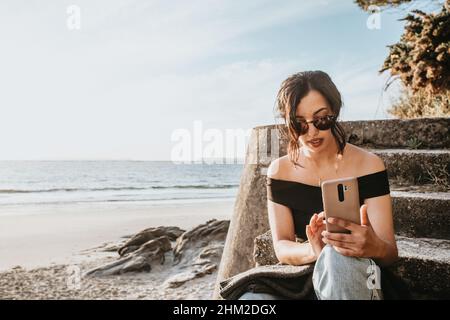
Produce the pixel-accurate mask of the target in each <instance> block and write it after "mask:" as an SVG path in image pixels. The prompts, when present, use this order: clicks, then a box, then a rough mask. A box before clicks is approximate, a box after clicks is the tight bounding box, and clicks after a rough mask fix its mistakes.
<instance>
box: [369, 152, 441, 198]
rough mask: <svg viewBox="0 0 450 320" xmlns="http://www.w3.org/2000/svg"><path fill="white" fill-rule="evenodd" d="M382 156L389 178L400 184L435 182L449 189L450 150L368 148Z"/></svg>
mask: <svg viewBox="0 0 450 320" xmlns="http://www.w3.org/2000/svg"><path fill="white" fill-rule="evenodd" d="M368 150H369V151H371V152H373V153H375V154H377V155H378V156H379V157H381V158H382V159H383V161H384V163H385V166H386V168H387V170H388V175H389V180H390V181H392V182H393V183H396V184H399V185H421V184H430V183H431V184H434V185H436V188H439V189H440V190H441V191H449V185H450V150H408V149H368Z"/></svg>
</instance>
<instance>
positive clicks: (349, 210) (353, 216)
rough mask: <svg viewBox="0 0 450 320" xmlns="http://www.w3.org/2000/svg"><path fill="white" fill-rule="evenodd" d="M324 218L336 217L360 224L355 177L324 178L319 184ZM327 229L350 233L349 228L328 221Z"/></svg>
mask: <svg viewBox="0 0 450 320" xmlns="http://www.w3.org/2000/svg"><path fill="white" fill-rule="evenodd" d="M321 189H322V201H323V209H324V211H325V218H326V219H328V218H329V217H336V218H342V219H345V220H349V221H352V222H354V223H357V224H361V218H360V213H359V190H358V180H357V178H355V177H348V178H340V179H334V180H326V181H323V182H322V184H321ZM326 228H327V231H329V232H339V233H350V231H349V230H347V229H345V228H342V227H340V226H336V225H333V224H330V223H327V224H326Z"/></svg>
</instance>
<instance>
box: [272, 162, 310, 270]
mask: <svg viewBox="0 0 450 320" xmlns="http://www.w3.org/2000/svg"><path fill="white" fill-rule="evenodd" d="M280 160H281V159H276V160H274V161H272V162H271V164H270V166H269V168H268V169H267V176H268V177H270V178H274V179H277V178H280V171H281V170H280V166H281V161H280ZM267 210H268V213H269V225H270V231H271V233H272V241H273V248H274V250H275V255H276V256H277V258H278V261H280V262H281V263H285V264H290V265H302V264H308V263H311V262H313V261H315V259H316V258H315V256H314V252H313V250H312V247H311V246H310V244H309V243H299V242H296V241H295V228H294V219H293V218H292V212H291V209H289V208H288V207H286V206H284V205H281V204H278V203H275V202H273V201H271V200H267Z"/></svg>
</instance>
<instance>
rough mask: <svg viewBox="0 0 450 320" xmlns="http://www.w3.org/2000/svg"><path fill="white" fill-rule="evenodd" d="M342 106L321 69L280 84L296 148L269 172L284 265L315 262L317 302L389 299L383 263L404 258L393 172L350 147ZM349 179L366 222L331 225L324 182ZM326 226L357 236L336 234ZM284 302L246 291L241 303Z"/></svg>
mask: <svg viewBox="0 0 450 320" xmlns="http://www.w3.org/2000/svg"><path fill="white" fill-rule="evenodd" d="M341 106H342V100H341V95H340V93H339V91H338V90H337V88H336V86H335V85H334V83H333V82H332V80H331V79H330V77H329V76H328V75H327V74H326V73H324V72H322V71H307V72H300V73H297V74H294V75H292V76H290V77H289V78H287V79H286V80H285V81H284V82H283V83H282V85H281V88H280V90H279V92H278V96H277V111H278V112H279V113H280V115H281V116H282V117H283V119H284V120H285V124H286V127H287V132H288V138H289V144H288V154H287V155H286V156H283V157H281V158H278V159H276V160H274V161H272V163H271V164H270V166H269V168H268V172H267V198H268V203H267V205H268V212H269V223H270V229H271V232H272V238H273V244H274V249H275V253H276V256H277V258H278V260H279V261H280V262H281V263H284V264H291V265H303V264H309V263H314V262H315V266H314V272H313V276H312V282H313V286H314V291H315V292H314V293H315V295H316V297H317V298H318V299H382V298H383V294H382V288H381V287H380V283H379V279H380V275H379V272H380V271H379V270H380V269H379V268H378V266H387V265H389V264H391V263H393V262H394V261H396V259H397V258H398V252H397V246H396V242H395V237H394V227H393V220H392V203H391V197H390V194H389V193H390V190H389V182H388V176H387V171H386V168H385V166H384V164H383V161H382V160H381V159H380V158H379V157H378V156H377V155H375V154H373V153H371V152H368V151H366V150H364V149H361V148H359V147H357V146H355V145H352V144H350V143H346V141H345V133H344V130H343V128H342V127H341V126H340V124H339V123H338V122H337V119H338V117H339V113H340V110H341ZM350 176H354V177H357V178H358V186H359V194H360V205H361V207H360V214H361V222H362V223H361V225H358V224H355V223H352V222H349V221H345V220H342V219H336V218H335V219H331V220H329V221H326V222H325V221H324V212H323V204H322V197H321V189H320V184H321V182H322V181H324V180H329V179H336V178H343V177H350ZM325 223H330V224H336V225H340V226H342V227H344V228H346V229H348V230H350V231H351V233H350V234H339V233H329V232H327V231H326V229H325ZM296 237H297V238H302V239H304V240H308V241H304V242H299V241H296ZM374 275H375V276H374ZM377 280H378V283H377ZM277 298H280V297H278V296H276V295H273V294H268V293H253V292H246V293H245V294H244V295H243V296H241V298H240V299H277Z"/></svg>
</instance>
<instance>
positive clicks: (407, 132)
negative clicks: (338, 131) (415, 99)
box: [342, 117, 450, 149]
mask: <svg viewBox="0 0 450 320" xmlns="http://www.w3.org/2000/svg"><path fill="white" fill-rule="evenodd" d="M342 126H343V127H344V129H345V131H346V134H347V141H348V142H350V143H352V144H356V145H359V146H366V147H370V148H407V149H448V148H450V117H447V118H421V119H408V120H400V119H389V120H371V121H343V122H342Z"/></svg>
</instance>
